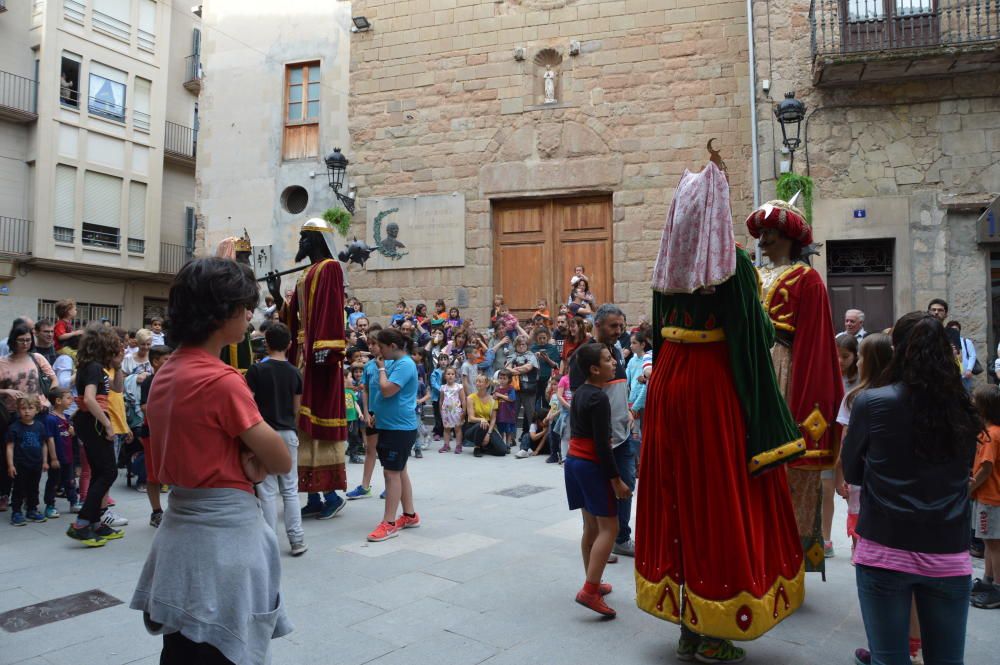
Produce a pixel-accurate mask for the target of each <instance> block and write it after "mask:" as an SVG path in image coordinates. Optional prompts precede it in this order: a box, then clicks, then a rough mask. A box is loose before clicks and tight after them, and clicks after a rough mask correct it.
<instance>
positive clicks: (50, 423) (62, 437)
mask: <svg viewBox="0 0 1000 665" xmlns="http://www.w3.org/2000/svg"><path fill="white" fill-rule="evenodd" d="M45 428H46V430H47V431H48V435H49V436H51V437H52V439H53V441H55V444H56V457H58V458H59V463H60V464H72V463H73V435H72V434H70V433H69V428H70V423H69V419H67V418H60V417H59V416H57V415H55V414H53V413H48V414H46V415H45Z"/></svg>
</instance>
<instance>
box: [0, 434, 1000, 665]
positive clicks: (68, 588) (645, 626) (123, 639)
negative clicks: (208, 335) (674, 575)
mask: <svg viewBox="0 0 1000 665" xmlns="http://www.w3.org/2000/svg"><path fill="white" fill-rule="evenodd" d="M410 469H411V474H412V477H413V480H414V485H415V493H416V500H417V509H418V511H419V512H420V514H421V517H422V520H423V526H422V527H421V528H420V529H415V530H408V531H406V532H404V533H402V534H401V535H400V536H399V537H398V538H396V539H394V540H390V541H387V542H385V543H377V544H368V543H367V542H365V535H366V534H367V533H368V532H369V531H370V530H371V529H372V528H373V527H374V526H375V525H376V524H377V522H378V520H379V519H380V517H381V513H382V502H381V501H380V500H379V499H377V498H371V499H365V500H361V501H354V502H351V503H350V505H348V507H347V509H346V510H344V512H343V513H341V515H340V516H338V517H337V518H335V519H333V520H330V521H323V522H321V521H316V520H312V519H310V520H307V521H306V525H305V528H306V542H307V543H308V545H309V552H308V553H306V554H305V555H304V556H302V557H300V558H292V557H291V556H289V555H288V554H287V539H286V538H285V537H284V534H282V535H281V536H280V537H279V541H280V542H281V544H282V548H283V551H284V556H283V558H282V570H283V579H282V588H283V593H284V599H285V603H286V605H287V608H288V614H289V616H290V618H291V620H292V621H293V623H294V624H295V631H294V632H293V633H291V634H290V635H289V636H287V637H285V638H282V639H279V640H277V641H275V642H274V648H273V658H272V662H273V663H274V664H275V665H361V664H364V663H367V664H372V665H392V664H396V663H399V664H405V665H424V664H428V665H475V664H478V663H483V664H487V665H508V664H509V665H530V664H534V663H538V664H539V665H541V664H545V665H558V664H560V663H567V664H568V663H574V664H580V663H586V664H590V663H595V664H597V663H630V664H649V665H662V664H669V663H674V662H676V659H675V658H674V655H673V649H674V646H675V643H676V640H677V636H678V634H679V630H678V628H677V627H676V626H673V625H670V624H667V623H664V622H661V621H658V620H656V619H654V618H652V617H650V616H649V615H647V614H645V613H643V612H641V611H639V610H638V609H637V608H636V606H635V595H634V585H633V577H632V565H631V564H632V560H631V559H627V558H625V557H622V560H621V562H620V563H618V564H617V565H611V566H608V569H607V572H606V575H605V577H606V579H607V580H608V581H610V582H612V583H613V584H614V586H615V591H614V593H613V594H612V595H611V596H610V597H609V603H610V604H611V605H612V606H613V607H614V608H615V609H617V610H618V618H617V619H616V620H615V621H606V622H605V621H600V620H599V619H597V618H596V615H594V614H592V613H591V612H589V611H587V610H585V609H583V608H582V607H580V606H578V605H576V604H574V603H573V595H574V594H575V593H576V590H577V589H578V588H579V587H580V584H581V582H582V571H581V568H582V565H581V563H580V555H579V540H578V539H579V534H580V524H579V519H580V518H579V515H576V514H572V513H570V512H568V511H567V509H566V501H565V494H564V492H563V489H562V468H561V467H559V466H557V465H550V464H545V463H544V462H543V460H542V458H531V459H526V460H517V459H514V458H513V457H506V458H502V459H498V458H483V459H475V458H473V457H472V455H471V454H470V453H469V452H468V451H467V452H466V453H465V454H464V455H463V456H461V457H458V456H456V455H454V454H438V453H437V452H436V446H435V447H434V448H432V449H431V450H430V451H427V452H426V453H425V458H424V459H422V460H411V461H410ZM360 473H361V466H360V465H350V466H349V468H348V476H349V479H350V480H351V481H352V482H353V483H355V484H356V483H357V481H358V479H359V477H360ZM376 480H377V482H376V487H377V489H378V490H381V485H382V483H381V482H380V480H381V479H380V477H379V476H377V477H376ZM521 486H531V487H533V488H544V489H542V491H538V492H536V493H531V494H528V493H527V492H528V491H527V490H524V491H515V492H508V493H507V494H513V495H520V494H527V496H521V498H517V497H516V496H508V495H502V494H497V492H500V491H503V490H507V489H511V488H519V487H521ZM522 489H523V488H522ZM113 496H114V497H115V499H116V501H117V503H118V511H119V512H120V513H122V514H123V515H125V516H126V517H128V518H129V519H130V520H131V524H130V525H129V526H128V527H127V528H126V531H127V534H128V535H127V537H126V538H125V539H123V540H121V541H116V542H111V543H108V544H107V545H106V546H105V547H103V548H99V549H93V550H87V549H84V548H81V547H78V546H76V545H75V544H74V543H73V542H71V541H70V540H69V539H68V538H66V537H65V536H64V535H63V532H64V531H65V529H66V526H67V523H68V521H69V517H68V516H64V517H62V518H60V519H57V520H53V521H50V522H49V523H47V524H39V525H29V526H26V527H21V528H14V527H11V526H10V524H9V521H8V518H9V515H10V513H5V514H4V515H3V517H2V519H0V613H2V612H6V611H7V610H11V609H15V608H19V607H23V606H26V605H31V604H34V603H38V602H42V601H46V600H51V599H55V598H60V597H62V596H66V595H69V594H73V593H78V592H82V591H87V590H90V589H101V590H103V591H104V592H106V593H109V594H111V595H112V596H115V597H116V598H119V599H121V600H122V601H123V602H124V603H125V604H123V605H118V606H115V607H111V608H108V609H103V610H100V611H96V612H92V613H90V614H84V615H80V616H77V617H75V618H70V619H66V620H63V621H57V622H55V623H51V624H48V625H44V626H40V627H37V628H32V629H29V630H24V631H22V632H17V633H6V632H3V631H2V630H0V665H14V664H15V663H16V664H18V665H125V664H126V663H131V664H135V665H155V664H156V663H158V662H159V660H158V653H159V649H160V640H159V638H154V637H152V636H150V635H148V634H147V633H146V631H145V630H144V628H143V625H142V620H141V617H140V615H139V614H138V613H137V612H135V611H132V610H129V609H128V608H127V603H128V601H129V599H130V598H131V594H132V589H133V587H134V584H135V580H136V579H137V578H138V575H139V570H140V568H141V566H142V563H143V561H144V559H145V556H146V553H147V551H148V549H149V543H150V540H151V538H152V536H153V533H154V530H153V529H152V528H151V527H149V526H148V523H147V520H148V513H149V509H148V506H147V504H146V499H145V496H143V495H140V494H138V493H137V492H135V491H134V490H130V489H127V488H126V487H125V481H124V477H121V478H120V479H119V481H118V484H117V485H116V487H115V490H114V492H113ZM844 506H845V504H844V502H843V501H839V500H838V502H837V509H838V514H837V519H836V523H835V527H834V529H835V543H836V546H837V551H838V556H837V557H836V558H834V559H832V560H830V561H829V562H828V581H827V582H826V583H825V584H824V583H822V582H821V581H820V579H819V576H817V575H810V576H809V577H808V586H807V598H806V603H805V606H804V607H803V608H802V609H801V610H800V611H799V612H798V613H797V614H795V615H794V616H793V617H791V618H790V619H789V620H788V621H786V622H785V623H783V624H782V625H780V626H778V628H777V629H775V630H774V631H772V632H771V633H769V634H768V635H766V636H765V637H763V638H762V639H760V640H757V641H756V642H752V643H749V644H747V645H746V646H747V648H748V652H749V656H748V659H747V662H750V663H761V664H767V665H847V664H849V663H851V662H853V661H852V657H851V654H852V653H853V650H854V648H855V647H857V646H862V645H864V630H863V627H862V624H861V617H860V614H859V611H858V606H857V598H856V595H855V586H854V571H853V569H852V568H851V565H850V563H849V561H848V556H847V554H848V551H849V543H848V539H847V536H846V535H845V533H844V519H845V515H844ZM64 507H65V501H63V500H60V505H59V508H60V509H62V508H64ZM974 562H975V565H976V566H977V573H976V574H977V575H979V574H981V568H982V562H981V561H978V560H975V561H974ZM998 618H1000V613H993V612H991V611H988V610H977V609H971V610H970V616H969V627H968V642H967V649H966V662H968V663H970V664H981V663H990V662H996V660H997V647H996V645H997V638H996V628H997V625H998V624H997V619H998ZM991 654H992V655H991Z"/></svg>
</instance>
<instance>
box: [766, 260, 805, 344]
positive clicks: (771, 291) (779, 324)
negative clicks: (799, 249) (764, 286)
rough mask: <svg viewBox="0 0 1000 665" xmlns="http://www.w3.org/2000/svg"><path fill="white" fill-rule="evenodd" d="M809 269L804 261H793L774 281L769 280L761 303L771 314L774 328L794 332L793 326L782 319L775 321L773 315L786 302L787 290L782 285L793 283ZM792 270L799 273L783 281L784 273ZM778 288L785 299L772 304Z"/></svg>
mask: <svg viewBox="0 0 1000 665" xmlns="http://www.w3.org/2000/svg"><path fill="white" fill-rule="evenodd" d="M810 270H812V268H810V267H809V266H807V265H805V264H804V263H793V264H791V265H789V266H788V267H787V268H786V269H785V270H782V271H781V274H779V275H778V276H777V277H775V278H774V281H773V282H771V286H770V287H769V288H768V290H767V293H766V294H765V295H764V302H763V305H764V311H766V312H767V313H768V314H769V315H770V316H771V323H773V324H774V327H775V328H778V329H780V330H785V331H787V332H791V333H793V332H795V326H793V325H791V324H788V323H785V322H784V321H776V320H775V316H774V315H776V314H777V313H778V310H780V309H781V308H782V307H784V306H785V305H786V304H787V302H788V290H787V289H785V288H783V286H782V285H783V284H794V283H795V282H797V281H798V280H799V279H801V277H802V275H804V274H806V273H807V272H809V271H810ZM792 271H799V274H798V275H796V276H795V277H793V278H790V279H789V281H787V282H785V281H784V279H785V275H787V274H788V273H790V272H792ZM757 274H758V276H759V275H760V271H757ZM779 288H780V293H781V294H782V295H783V296H784V298H785V300H784V302H781V303H778V304H777V305H772V304H771V302H772V301H773V300H774V296H775V295H777V294H778V293H779Z"/></svg>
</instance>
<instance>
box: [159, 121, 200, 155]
mask: <svg viewBox="0 0 1000 665" xmlns="http://www.w3.org/2000/svg"><path fill="white" fill-rule="evenodd" d="M163 151H164V152H166V153H170V154H173V155H177V156H180V157H185V158H187V159H194V158H195V156H196V155H197V154H198V130H197V129H194V128H193V127H185V126H184V125H179V124H177V123H176V122H170V121H169V120H168V121H167V122H166V129H165V131H164V134H163Z"/></svg>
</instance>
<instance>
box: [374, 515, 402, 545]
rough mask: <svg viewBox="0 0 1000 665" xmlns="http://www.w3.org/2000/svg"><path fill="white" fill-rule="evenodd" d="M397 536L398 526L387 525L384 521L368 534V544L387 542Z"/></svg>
mask: <svg viewBox="0 0 1000 665" xmlns="http://www.w3.org/2000/svg"><path fill="white" fill-rule="evenodd" d="M398 535H399V526H398V525H396V524H389V523H388V522H386V521H385V520H383V521H382V522H379V525H378V526H377V527H375V530H374V531H372V532H371V533H369V534H368V542H370V543H381V542H382V541H383V540H389V539H390V538H395V537H396V536H398Z"/></svg>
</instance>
